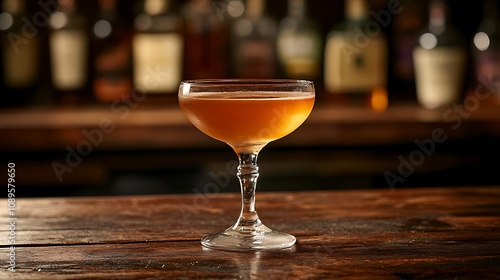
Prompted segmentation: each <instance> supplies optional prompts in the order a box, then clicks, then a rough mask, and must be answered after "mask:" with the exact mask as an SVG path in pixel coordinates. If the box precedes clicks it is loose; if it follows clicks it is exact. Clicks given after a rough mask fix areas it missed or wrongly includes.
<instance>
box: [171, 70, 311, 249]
mask: <svg viewBox="0 0 500 280" xmlns="http://www.w3.org/2000/svg"><path fill="white" fill-rule="evenodd" d="M314 98H315V94H314V85H313V83H312V82H309V81H302V80H195V81H185V82H182V83H181V85H180V88H179V104H180V106H181V108H182V110H183V111H184V113H185V114H186V116H187V117H188V119H189V120H190V121H191V123H193V124H194V125H195V126H196V127H197V128H198V129H199V130H201V131H202V132H204V133H205V134H207V135H209V136H211V137H213V138H215V139H217V140H220V141H223V142H226V143H227V144H228V145H230V146H231V147H232V148H233V149H234V150H235V152H236V153H237V155H238V159H239V166H238V173H237V176H238V178H239V179H240V184H241V192H242V209H241V213H240V217H239V219H238V221H237V222H236V224H235V225H233V226H232V227H230V228H228V229H226V230H225V231H223V232H221V233H217V234H212V235H208V236H205V237H204V238H203V239H202V244H203V245H204V246H206V247H209V248H217V249H226V250H248V249H254V250H255V249H280V248H287V247H290V246H292V245H293V244H294V243H295V237H294V236H292V235H289V234H286V233H281V232H276V231H272V230H271V229H269V228H268V227H266V226H265V225H263V224H262V222H261V221H260V219H259V217H258V215H257V212H256V210H255V187H256V183H257V177H258V176H259V173H258V167H257V156H258V153H259V152H260V150H261V149H262V148H263V147H264V146H265V145H266V144H267V143H269V142H271V141H274V140H276V139H279V138H281V137H284V136H286V135H288V134H289V133H291V132H292V131H294V130H295V129H297V128H298V127H299V126H300V125H301V124H302V123H303V122H304V121H305V120H306V119H307V117H308V116H309V114H310V112H311V110H312V108H313V105H314Z"/></svg>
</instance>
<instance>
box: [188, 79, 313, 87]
mask: <svg viewBox="0 0 500 280" xmlns="http://www.w3.org/2000/svg"><path fill="white" fill-rule="evenodd" d="M181 85H192V86H211V85H212V86H232V85H234V86H242V85H245V86H247V85H250V86H252V85H254V86H265V85H267V86H272V85H276V86H297V85H304V86H311V85H314V82H313V81H309V80H301V79H192V80H184V81H182V82H181Z"/></svg>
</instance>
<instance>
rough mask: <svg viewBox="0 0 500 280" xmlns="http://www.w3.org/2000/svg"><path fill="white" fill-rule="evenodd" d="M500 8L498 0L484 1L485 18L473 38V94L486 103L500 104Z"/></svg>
mask: <svg viewBox="0 0 500 280" xmlns="http://www.w3.org/2000/svg"><path fill="white" fill-rule="evenodd" d="M499 8H500V5H498V4H497V1H496V0H487V1H484V18H483V21H482V22H481V24H480V25H479V28H478V30H477V32H476V34H475V35H474V39H473V51H474V56H475V62H476V78H477V84H476V87H475V88H474V91H473V92H472V93H471V94H474V95H476V96H477V97H481V101H483V103H484V104H494V105H500V17H499V10H498V9H499ZM483 99H484V100H483Z"/></svg>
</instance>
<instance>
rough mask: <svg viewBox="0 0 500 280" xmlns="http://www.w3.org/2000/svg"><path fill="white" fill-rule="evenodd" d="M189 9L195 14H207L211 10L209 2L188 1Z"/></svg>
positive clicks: (205, 0) (206, 0) (203, 0)
mask: <svg viewBox="0 0 500 280" xmlns="http://www.w3.org/2000/svg"><path fill="white" fill-rule="evenodd" d="M189 7H190V8H191V10H192V12H193V13H195V14H209V13H210V12H211V11H212V9H213V7H212V4H211V2H210V0H190V3H189Z"/></svg>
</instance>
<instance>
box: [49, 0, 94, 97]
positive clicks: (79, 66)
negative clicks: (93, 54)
mask: <svg viewBox="0 0 500 280" xmlns="http://www.w3.org/2000/svg"><path fill="white" fill-rule="evenodd" d="M57 2H58V4H59V10H58V11H56V12H54V13H53V14H52V15H51V16H50V19H49V27H50V34H49V50H50V64H51V76H52V86H53V89H54V90H55V92H56V100H57V101H58V102H60V103H63V104H68V103H71V104H74V103H80V102H83V101H86V100H87V99H88V98H89V97H90V96H91V94H90V91H89V89H88V88H87V85H88V63H89V34H88V31H87V20H86V19H85V17H84V16H83V15H81V14H80V13H79V12H78V8H77V5H76V0H58V1H57Z"/></svg>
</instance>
